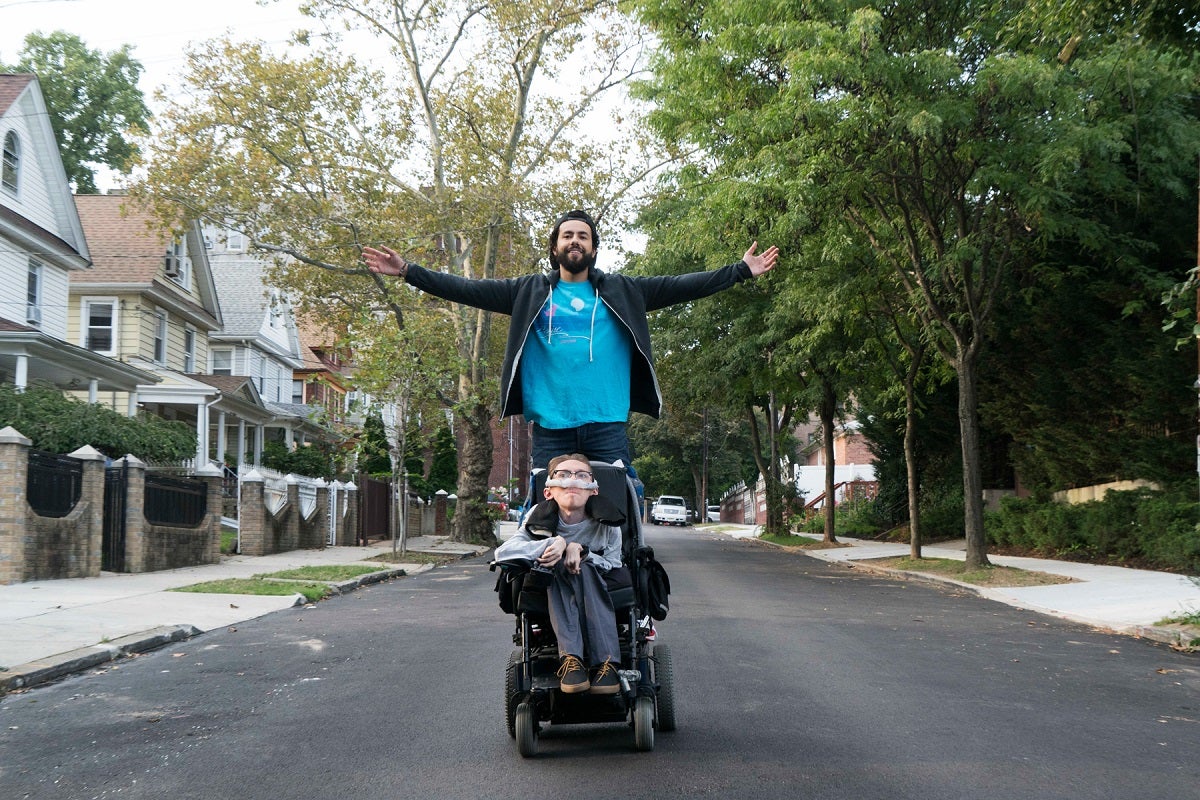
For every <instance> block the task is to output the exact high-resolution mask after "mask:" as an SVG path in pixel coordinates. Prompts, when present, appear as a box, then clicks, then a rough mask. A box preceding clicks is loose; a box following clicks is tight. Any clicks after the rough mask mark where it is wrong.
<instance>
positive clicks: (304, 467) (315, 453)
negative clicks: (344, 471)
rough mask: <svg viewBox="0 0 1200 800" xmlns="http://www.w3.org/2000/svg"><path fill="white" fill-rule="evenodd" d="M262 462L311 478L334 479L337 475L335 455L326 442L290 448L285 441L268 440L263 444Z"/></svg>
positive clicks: (272, 467)
mask: <svg viewBox="0 0 1200 800" xmlns="http://www.w3.org/2000/svg"><path fill="white" fill-rule="evenodd" d="M262 462H263V466H264V467H270V468H271V469H274V470H278V471H279V472H287V473H292V474H294V475H304V476H307V477H309V478H325V479H326V480H332V479H333V478H334V477H335V476H336V475H337V467H336V465H335V463H334V459H333V455H332V453H331V452H330V449H329V448H328V447H327V446H326V445H324V444H310V445H309V446H307V447H297V448H296V449H295V450H288V449H287V446H286V445H285V444H284V443H283V442H267V443H266V444H265V445H263V457H262Z"/></svg>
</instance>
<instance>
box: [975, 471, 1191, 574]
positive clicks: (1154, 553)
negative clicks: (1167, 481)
mask: <svg viewBox="0 0 1200 800" xmlns="http://www.w3.org/2000/svg"><path fill="white" fill-rule="evenodd" d="M1198 513H1200V508H1198V506H1197V503H1196V500H1195V499H1194V498H1182V497H1179V496H1178V495H1172V494H1168V493H1165V492H1160V491H1154V490H1150V489H1138V490H1133V491H1126V492H1109V493H1108V494H1107V495H1105V497H1104V499H1103V500H1096V501H1092V502H1088V503H1079V504H1077V505H1067V504H1065V503H1054V502H1039V501H1036V500H1031V499H1017V498H1007V499H1005V500H1004V501H1003V503H1002V504H1001V508H1000V510H999V511H996V512H991V513H989V514H987V515H986V517H985V520H984V529H985V531H986V533H987V537H988V541H989V542H990V543H991V544H994V545H996V546H997V547H1014V548H1020V549H1023V550H1030V551H1032V552H1034V553H1037V554H1039V555H1044V556H1051V557H1066V558H1081V559H1085V560H1088V561H1097V562H1101V563H1122V564H1128V563H1131V562H1132V563H1134V564H1140V565H1144V566H1146V567H1148V568H1160V569H1171V570H1180V571H1184V572H1189V573H1200V526H1198V525H1197V516H1198Z"/></svg>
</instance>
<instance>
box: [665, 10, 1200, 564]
mask: <svg viewBox="0 0 1200 800" xmlns="http://www.w3.org/2000/svg"><path fill="white" fill-rule="evenodd" d="M1081 5H1083V6H1086V7H1087V10H1089V11H1096V10H1098V9H1099V8H1100V6H1101V5H1102V4H1100V3H1095V4H1091V3H1083V4H1081ZM642 6H643V7H644V8H645V9H646V19H647V20H648V21H649V22H650V23H651V24H652V25H653V26H654V28H655V30H656V32H658V33H659V34H660V36H661V38H662V39H663V41H664V43H665V48H664V55H663V58H662V60H661V61H660V63H659V64H658V65H657V78H656V82H655V84H654V87H655V88H654V91H653V93H652V96H653V98H654V99H655V100H657V101H658V102H659V103H660V105H661V107H662V108H661V110H660V111H658V112H657V123H658V124H659V125H660V126H661V127H663V128H664V129H668V130H672V131H674V132H676V134H677V135H680V136H686V137H687V138H688V140H690V141H692V142H694V143H695V144H696V145H697V146H699V147H702V148H704V149H705V150H706V151H707V153H708V154H709V155H710V157H712V158H714V159H717V160H719V161H721V162H722V163H723V165H724V166H723V167H722V168H723V169H724V170H725V171H726V172H734V171H736V172H738V173H741V174H748V173H749V172H750V171H751V168H752V166H753V167H757V168H758V171H759V174H763V175H766V176H774V177H775V178H776V180H778V182H779V183H780V184H781V185H785V186H787V187H789V199H790V200H791V202H793V203H796V204H807V205H808V206H809V208H810V209H811V210H812V211H813V213H815V214H820V215H826V214H832V215H836V217H837V219H838V220H839V224H838V225H833V226H822V227H821V228H820V229H819V230H817V231H816V233H817V235H820V236H834V237H841V236H843V231H842V228H843V225H842V224H841V223H843V222H846V223H849V224H850V225H851V226H852V227H853V228H854V229H855V231H856V235H857V236H858V237H859V238H860V239H861V240H863V241H865V242H868V243H869V244H870V246H871V247H872V249H873V250H874V252H875V254H876V257H877V258H878V259H879V261H880V263H881V264H885V265H887V267H888V268H889V269H891V270H892V271H893V272H894V274H895V276H896V279H897V280H898V281H899V282H900V284H901V286H903V288H904V292H905V295H906V296H907V298H908V302H909V304H910V305H911V307H912V308H913V309H914V311H915V313H916V315H917V317H918V318H919V319H920V321H921V324H922V328H923V334H924V336H925V338H926V339H927V340H928V341H929V342H930V343H931V345H932V346H933V347H934V348H935V349H936V351H937V352H938V353H939V354H940V355H941V357H942V358H943V359H944V360H945V361H946V363H948V364H950V365H951V366H952V368H953V370H954V372H955V374H956V376H957V378H958V382H957V383H958V390H959V406H958V418H959V429H960V440H961V457H962V465H963V495H964V503H965V519H964V528H965V532H966V537H967V562H968V564H970V565H971V566H981V565H985V564H987V555H986V543H985V539H984V533H983V505H982V481H981V464H980V444H979V442H980V432H979V409H978V404H979V401H978V389H979V365H980V358H981V354H982V352H983V349H984V345H985V343H986V342H987V340H988V335H989V332H990V330H991V327H992V325H993V323H994V319H995V313H996V308H997V305H998V303H999V302H1001V301H1002V300H1003V299H1005V297H1006V295H1005V294H1004V291H1005V290H1006V289H1007V288H1008V285H1009V283H1010V282H1011V281H1012V279H1013V278H1014V277H1015V276H1016V274H1017V273H1018V271H1021V274H1022V275H1024V276H1026V277H1027V278H1030V279H1032V280H1034V281H1036V280H1038V279H1039V278H1040V270H1039V267H1042V266H1044V262H1042V261H1041V260H1040V258H1039V253H1041V252H1043V251H1044V248H1045V247H1046V246H1047V245H1048V244H1049V243H1051V242H1056V241H1065V240H1069V241H1074V242H1076V243H1078V244H1079V245H1081V246H1085V247H1088V248H1095V249H1097V250H1102V249H1104V248H1105V247H1106V246H1107V245H1109V244H1112V243H1114V242H1118V241H1120V240H1121V239H1122V237H1124V236H1125V235H1126V232H1124V231H1120V230H1117V229H1115V228H1114V227H1113V226H1112V225H1108V224H1106V221H1104V220H1097V219H1095V218H1094V217H1092V216H1089V215H1085V214H1081V213H1080V210H1081V209H1080V207H1079V206H1078V205H1077V200H1078V199H1079V198H1081V197H1083V196H1085V195H1086V193H1087V192H1089V191H1091V192H1095V191H1096V190H1097V189H1099V190H1100V191H1101V192H1102V193H1103V195H1111V196H1125V195H1127V194H1129V193H1135V192H1137V191H1139V190H1144V188H1145V185H1146V184H1145V182H1144V181H1145V176H1146V175H1147V172H1146V170H1147V169H1154V171H1160V170H1162V171H1168V172H1169V171H1170V167H1169V166H1166V162H1168V161H1169V160H1170V159H1171V158H1173V157H1174V156H1175V154H1178V153H1179V152H1180V149H1179V145H1180V143H1181V142H1184V141H1186V140H1188V139H1192V140H1193V141H1194V135H1195V134H1194V120H1193V119H1191V118H1190V116H1189V115H1190V109H1189V108H1188V104H1189V102H1190V101H1189V100H1188V99H1187V98H1188V97H1189V95H1190V94H1191V93H1193V92H1194V90H1195V80H1196V78H1195V71H1194V69H1193V68H1192V66H1191V64H1190V63H1189V59H1188V57H1187V56H1184V55H1183V54H1180V53H1176V52H1172V51H1169V50H1160V49H1156V48H1155V47H1153V46H1152V45H1151V43H1148V42H1147V41H1146V40H1145V39H1144V38H1143V37H1141V36H1140V34H1141V30H1140V28H1139V16H1138V14H1137V10H1136V9H1135V12H1134V13H1122V14H1120V15H1119V16H1116V17H1110V18H1107V19H1103V20H1100V21H1099V22H1093V27H1092V28H1090V29H1088V30H1086V31H1085V32H1084V33H1083V36H1084V43H1083V44H1079V45H1078V46H1077V48H1076V49H1075V50H1074V51H1073V53H1067V54H1063V53H1062V52H1061V51H1060V49H1059V47H1050V46H1049V42H1050V41H1053V40H1054V39H1055V38H1058V39H1059V40H1060V41H1067V40H1068V39H1069V38H1070V37H1071V36H1072V35H1073V34H1074V33H1075V31H1073V30H1063V29H1062V28H1061V27H1058V28H1056V29H1054V30H1053V32H1052V35H1051V37H1049V38H1042V39H1037V40H1030V39H1029V38H1028V37H1027V36H1025V35H1024V34H1023V33H1021V32H1022V31H1024V30H1027V29H1028V27H1027V26H1024V25H1020V24H1017V23H1020V22H1032V23H1033V27H1037V25H1039V24H1041V23H1043V22H1045V23H1046V24H1050V23H1051V22H1053V21H1054V19H1053V18H1052V17H1050V16H1038V14H1039V12H1041V11H1045V9H1046V7H1047V6H1045V5H1043V4H1037V5H1035V6H1032V7H1029V8H1027V7H1026V4H1024V3H1018V2H1008V1H1007V0H980V1H979V2H970V1H969V2H961V1H960V0H954V2H942V1H941V0H927V1H926V2H922V3H915V4H911V3H908V4H889V5H881V6H878V7H871V6H869V5H868V6H863V5H862V4H861V3H858V2H840V1H839V0H831V1H830V2H817V3H814V2H804V0H795V1H794V2H782V3H774V4H761V3H756V2H753V1H752V0H732V2H729V1H727V2H722V3H705V2H700V3H686V4H681V3H678V2H676V1H675V0H646V1H645V2H644V3H643V4H642ZM1105 7H1107V8H1111V5H1108V6H1105ZM1116 76H1120V79H1119V80H1117V79H1115V77H1116ZM1146 93H1149V94H1150V95H1151V96H1153V97H1154V98H1155V99H1156V103H1155V104H1154V105H1153V106H1152V107H1146V106H1145V105H1144V104H1142V103H1140V98H1141V97H1142V96H1143V95H1145V94H1146ZM1151 129H1154V130H1153V131H1151ZM1147 136H1152V137H1154V138H1156V139H1157V140H1158V141H1160V142H1162V143H1163V144H1166V143H1168V142H1170V143H1171V145H1172V146H1169V147H1164V149H1162V150H1157V149H1155V148H1154V147H1152V146H1151V147H1148V146H1147V140H1146V137H1147ZM1164 157H1165V158H1164ZM1134 162H1135V163H1136V166H1131V165H1132V164H1133V163H1134ZM1175 183H1177V181H1176V182H1171V181H1166V182H1165V183H1163V182H1160V185H1165V186H1167V187H1171V186H1174V185H1175Z"/></svg>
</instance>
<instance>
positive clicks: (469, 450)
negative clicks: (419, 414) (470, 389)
mask: <svg viewBox="0 0 1200 800" xmlns="http://www.w3.org/2000/svg"><path fill="white" fill-rule="evenodd" d="M455 419H456V420H457V421H458V424H459V425H460V426H461V431H462V438H461V439H460V446H459V453H458V498H459V499H458V505H457V507H456V508H455V511H454V523H453V524H452V525H451V527H450V539H451V541H455V542H465V543H470V544H485V545H488V546H494V545H495V544H496V534H495V532H494V530H493V523H492V519H491V517H490V516H489V515H488V509H487V496H488V476H489V475H491V472H492V409H491V406H490V404H488V403H485V402H482V401H479V400H476V401H475V402H473V403H470V404H468V405H467V406H466V407H460V409H459V413H458V414H457V415H456V417H455Z"/></svg>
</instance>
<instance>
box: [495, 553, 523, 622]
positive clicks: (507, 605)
mask: <svg viewBox="0 0 1200 800" xmlns="http://www.w3.org/2000/svg"><path fill="white" fill-rule="evenodd" d="M496 568H498V569H499V572H500V574H499V575H497V576H496V595H497V599H498V600H499V601H500V610H501V611H503V612H504V613H505V614H515V613H517V596H518V595H520V594H521V587H522V586H524V584H525V575H526V572H527V570H526V569H525V568H523V567H517V566H515V565H514V566H504V565H501V564H500V563H498V562H497V563H495V564H493V569H496Z"/></svg>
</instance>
